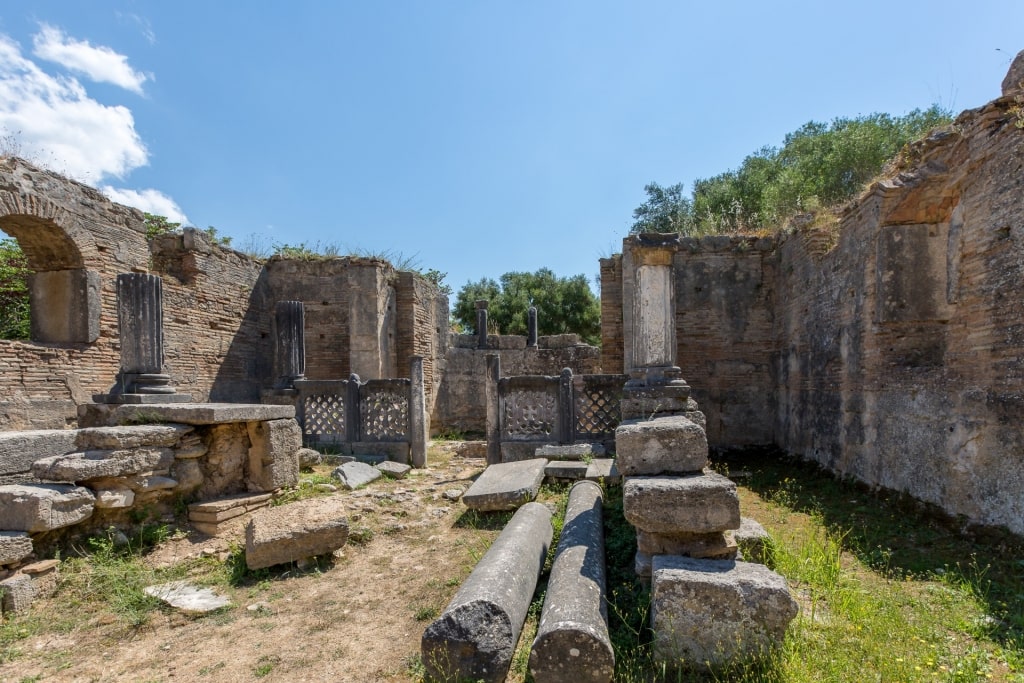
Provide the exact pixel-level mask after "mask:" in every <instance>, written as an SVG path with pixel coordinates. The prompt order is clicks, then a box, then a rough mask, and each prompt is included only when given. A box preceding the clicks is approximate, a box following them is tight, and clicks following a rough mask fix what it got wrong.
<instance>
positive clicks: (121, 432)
mask: <svg viewBox="0 0 1024 683" xmlns="http://www.w3.org/2000/svg"><path fill="white" fill-rule="evenodd" d="M191 431H192V427H190V426H189V425H123V426H118V427H88V428H86V429H79V430H77V436H76V437H75V447H76V450H80V451H92V450H120V449H124V448H139V447H140V446H164V447H170V446H173V445H174V444H176V443H178V440H179V439H181V437H183V436H185V435H186V434H188V433H189V432H191Z"/></svg>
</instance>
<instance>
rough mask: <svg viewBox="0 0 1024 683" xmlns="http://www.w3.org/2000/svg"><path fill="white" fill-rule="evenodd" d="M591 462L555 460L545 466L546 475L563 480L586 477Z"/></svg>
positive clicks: (575, 479)
mask: <svg viewBox="0 0 1024 683" xmlns="http://www.w3.org/2000/svg"><path fill="white" fill-rule="evenodd" d="M589 469H590V464H589V463H586V462H583V461H582V460H554V461H551V462H549V463H548V464H547V467H545V468H544V476H545V477H547V478H549V479H558V480H562V481H577V480H579V479H585V478H586V476H587V470H589Z"/></svg>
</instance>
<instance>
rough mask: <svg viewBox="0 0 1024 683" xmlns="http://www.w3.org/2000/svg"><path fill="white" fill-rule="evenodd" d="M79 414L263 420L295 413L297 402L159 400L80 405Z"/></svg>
mask: <svg viewBox="0 0 1024 683" xmlns="http://www.w3.org/2000/svg"><path fill="white" fill-rule="evenodd" d="M79 416H80V417H82V418H83V420H82V421H83V422H84V423H86V424H88V425H90V426H102V425H107V426H113V425H123V424H146V423H150V424H152V423H160V422H176V423H180V424H189V425H212V424H225V423H228V422H262V421H266V420H286V419H289V418H294V417H295V406H280V405H270V404H262V403H157V404H151V405H108V404H99V403H91V404H87V405H83V406H80V407H79Z"/></svg>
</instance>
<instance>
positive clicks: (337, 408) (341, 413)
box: [296, 380, 348, 441]
mask: <svg viewBox="0 0 1024 683" xmlns="http://www.w3.org/2000/svg"><path fill="white" fill-rule="evenodd" d="M296 386H297V387H299V398H298V406H296V407H297V408H298V410H297V411H296V412H297V415H296V417H298V421H299V424H300V425H301V426H302V434H303V436H306V437H313V440H314V441H321V440H324V441H331V440H336V441H344V440H345V434H346V433H347V428H348V422H347V411H346V409H347V407H348V406H347V405H346V396H347V392H348V380H323V381H316V382H309V381H305V382H298V383H297V384H296Z"/></svg>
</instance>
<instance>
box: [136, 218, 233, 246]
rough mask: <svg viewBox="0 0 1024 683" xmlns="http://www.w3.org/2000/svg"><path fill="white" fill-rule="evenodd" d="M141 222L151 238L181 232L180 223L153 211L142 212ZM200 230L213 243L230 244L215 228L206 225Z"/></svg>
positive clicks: (227, 238) (226, 237)
mask: <svg viewBox="0 0 1024 683" xmlns="http://www.w3.org/2000/svg"><path fill="white" fill-rule="evenodd" d="M142 215H143V219H144V220H143V222H144V224H145V226H146V237H147V238H148V239H153V238H154V237H159V236H160V235H173V234H177V233H180V232H181V223H175V222H173V221H171V220H169V219H168V218H167V216H159V215H157V214H153V213H143V214H142ZM202 232H204V233H206V236H207V237H209V238H210V241H211V242H213V243H214V244H219V245H220V246H222V247H227V246H230V245H231V238H230V237H229V236H227V235H220V234H218V232H217V228H215V227H213V226H212V225H211V226H208V227H207V228H206V229H205V230H202Z"/></svg>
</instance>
